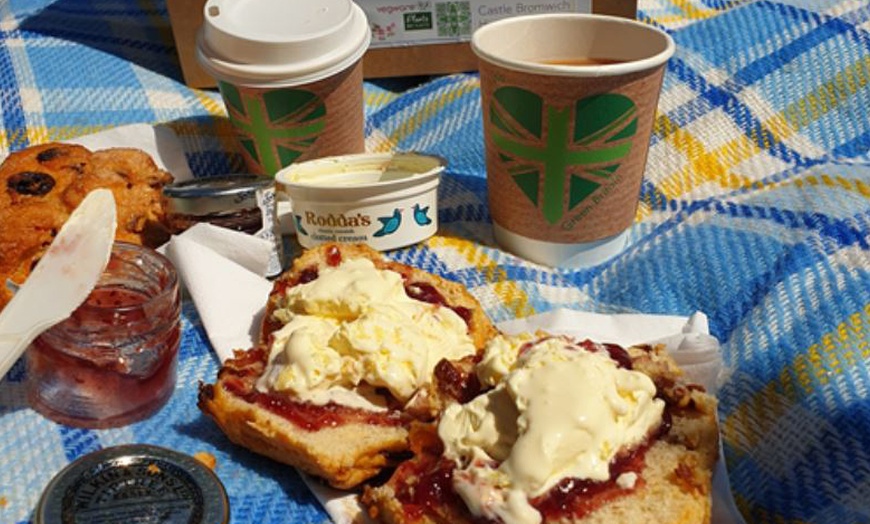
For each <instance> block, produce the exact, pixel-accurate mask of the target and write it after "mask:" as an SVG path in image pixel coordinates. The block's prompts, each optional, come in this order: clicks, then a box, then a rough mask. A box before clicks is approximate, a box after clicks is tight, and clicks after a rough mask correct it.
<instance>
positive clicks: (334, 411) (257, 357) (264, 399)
mask: <svg viewBox="0 0 870 524" xmlns="http://www.w3.org/2000/svg"><path fill="white" fill-rule="evenodd" d="M266 358H267V354H266V351H265V349H263V348H254V349H251V350H249V351H246V352H238V353H236V356H235V358H233V359H232V360H230V361H228V362H227V365H226V366H225V367H224V370H223V371H222V373H224V374H226V375H231V376H223V377H222V378H223V387H224V389H225V390H226V391H228V392H229V393H232V394H233V395H235V396H237V397H239V398H242V399H244V400H245V401H247V402H249V403H252V404H256V405H258V406H260V407H261V408H263V409H265V410H267V411H269V412H271V413H274V414H276V415H278V416H280V417H282V418H284V419H286V420H288V421H290V422H292V423H293V424H295V425H296V426H298V427H300V428H303V429H306V430H308V431H317V430H320V429H324V428H328V427H336V426H340V425H342V424H353V423H359V424H368V425H373V426H399V425H402V424H404V423H405V422H406V420H405V417H404V416H403V415H402V414H401V413H400V412H397V411H383V412H381V411H367V410H364V409H358V408H352V407H348V406H342V405H341V404H335V403H332V402H331V403H329V404H325V405H317V404H312V403H310V402H297V401H294V400H293V399H291V398H290V397H288V396H286V395H281V394H278V393H263V392H260V391H257V390H256V388H255V386H254V384H255V382H256V381H257V378H258V377H259V376H260V375H261V374H262V372H263V369H264V368H265V365H266Z"/></svg>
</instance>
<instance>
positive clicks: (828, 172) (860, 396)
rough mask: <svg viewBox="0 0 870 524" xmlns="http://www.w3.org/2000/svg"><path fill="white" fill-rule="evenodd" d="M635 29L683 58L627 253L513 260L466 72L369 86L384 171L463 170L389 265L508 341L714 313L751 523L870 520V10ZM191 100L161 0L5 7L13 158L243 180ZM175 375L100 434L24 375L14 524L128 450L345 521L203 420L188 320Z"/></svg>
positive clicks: (215, 122) (689, 0)
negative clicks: (391, 163)
mask: <svg viewBox="0 0 870 524" xmlns="http://www.w3.org/2000/svg"><path fill="white" fill-rule="evenodd" d="M639 17H640V18H642V19H643V20H645V21H647V22H648V23H650V24H654V25H657V26H659V27H662V28H664V29H666V30H668V31H669V32H671V33H672V35H673V37H674V39H675V40H676V43H677V46H678V47H677V52H676V55H675V56H674V58H673V59H672V60H671V61H670V63H669V65H668V69H667V73H666V76H665V81H664V87H663V91H662V96H661V100H660V106H659V114H658V117H657V120H656V125H655V130H654V136H653V138H652V143H651V149H650V154H649V160H648V166H647V172H646V180H645V182H644V185H643V188H642V195H641V206H640V209H639V211H638V215H637V221H636V224H635V225H634V226H633V228H632V229H631V232H630V241H629V246H628V247H627V248H626V249H625V250H624V252H623V253H621V254H620V255H619V256H618V257H616V258H615V259H613V260H611V261H609V262H607V263H604V264H602V265H600V266H597V267H593V268H589V269H584V270H570V271H569V270H564V269H561V270H560V269H547V268H543V267H539V266H535V265H531V264H528V263H525V262H524V261H522V260H520V259H517V258H515V257H513V256H511V255H509V254H507V253H505V252H503V251H501V250H499V249H498V248H497V247H496V246H495V244H494V242H493V240H492V233H491V227H490V221H489V216H488V211H487V205H486V197H485V190H486V185H485V177H484V165H483V139H482V124H481V119H480V102H479V91H478V87H479V84H478V78H477V77H476V75H474V74H459V75H451V76H445V77H440V78H431V79H423V81H422V83H420V84H419V85H415V86H413V87H411V88H409V87H408V86H407V85H402V86H400V87H401V88H399V87H397V84H396V83H391V82H379V83H374V82H368V83H367V84H366V131H367V134H368V137H369V138H368V143H367V146H368V148H369V149H370V150H372V151H386V150H393V149H396V150H419V151H426V152H429V153H434V154H439V155H442V156H444V157H446V158H447V159H448V160H449V162H450V167H449V169H448V173H447V174H446V176H445V177H444V178H443V181H442V186H441V189H440V191H441V195H440V209H439V220H440V224H441V229H440V231H439V234H438V235H437V236H435V237H433V238H432V239H430V240H428V241H427V242H426V243H425V244H423V245H420V246H416V247H412V248H407V249H403V250H399V251H396V252H392V253H390V254H389V256H391V257H394V258H395V259H397V260H401V261H403V262H409V263H413V264H416V265H419V266H421V267H423V268H425V269H428V270H432V271H435V272H438V273H440V274H443V275H446V276H448V277H450V278H453V279H456V280H459V281H461V282H463V283H465V284H467V285H468V286H469V287H470V288H471V290H472V292H473V293H474V294H475V295H476V296H477V297H478V298H479V299H480V300H481V301H482V303H483V304H484V306H485V307H486V310H487V313H489V315H490V316H491V317H492V318H493V319H494V320H495V321H501V320H506V319H510V318H514V317H522V316H526V315H530V314H533V313H540V312H544V311H548V310H551V309H554V308H558V307H568V308H573V309H579V310H586V311H598V312H607V313H611V312H641V313H661V314H669V315H688V314H690V313H692V312H694V311H697V310H700V311H703V312H705V313H706V314H707V315H708V317H709V320H710V328H711V331H712V333H713V334H714V335H715V336H716V337H718V338H719V340H720V341H721V342H722V344H723V346H722V347H723V351H724V359H725V364H726V366H727V367H728V370H729V373H728V375H727V378H726V380H725V382H724V384H723V386H722V389H721V391H720V393H719V396H720V408H719V415H720V418H721V422H722V435H723V439H724V445H725V457H726V462H727V466H728V469H729V474H730V482H731V486H732V490H733V493H734V495H735V498H736V501H737V505H738V506H739V508H740V510H741V512H742V513H743V515H744V516H745V517H746V520H747V521H748V522H750V523H755V522H759V523H764V522H771V523H774V522H775V523H813V524H825V523H831V524H841V523H859V522H870V375H868V371H870V370H868V367H870V366H868V363H870V327H868V326H870V292H868V290H870V238H868V233H870V155H868V149H870V118H868V110H867V108H868V107H870V85H868V84H870V5H868V3H867V2H866V1H864V0H780V1H739V0H641V1H640V12H639ZM180 78H181V75H180V69H179V66H178V62H177V59H176V56H175V49H174V47H173V42H172V35H171V31H170V27H169V21H168V15H167V11H166V7H165V5H164V3H163V2H162V1H160V0H141V1H139V2H122V1H117V0H116V1H112V0H106V1H103V2H90V1H88V0H58V1H55V2H50V1H48V0H10V1H6V2H0V119H2V129H0V153H4V152H9V151H14V150H17V149H20V148H23V147H25V146H27V145H30V144H33V143H38V142H44V141H47V140H63V139H67V138H72V137H75V136H79V135H83V134H87V133H91V132H94V131H98V130H102V129H106V128H110V127H115V126H119V125H123V124H128V123H139V122H142V123H149V124H157V123H160V124H166V125H169V126H171V127H172V128H173V129H174V130H175V131H176V133H177V134H178V135H179V137H180V140H181V142H182V145H183V147H184V150H185V151H186V153H187V157H188V162H189V164H190V166H191V169H192V170H193V172H194V173H195V174H196V175H198V176H208V175H213V174H219V173H223V172H230V171H237V170H240V169H241V168H242V167H241V166H242V164H241V159H240V158H239V157H238V156H236V155H234V154H233V153H232V151H233V147H234V146H233V143H232V131H231V129H230V127H229V124H228V122H227V120H226V118H225V111H224V109H223V106H222V103H221V101H220V98H219V97H218V95H217V93H216V92H213V91H201V90H193V89H190V88H188V87H186V86H185V85H184V84H183V83H182V82H181V80H180ZM0 227H3V225H2V224H0ZM180 358H181V361H180V372H179V381H178V387H177V390H176V392H175V394H174V396H173V397H172V399H171V401H170V403H169V405H167V406H166V407H165V408H164V409H163V410H161V411H160V412H159V413H158V414H157V415H156V416H154V417H153V418H151V419H149V420H147V421H144V422H141V423H137V424H134V425H131V426H128V427H125V428H120V429H114V430H105V431H91V430H82V429H74V428H68V427H63V426H59V425H56V424H54V423H52V422H49V421H47V420H45V419H43V418H41V417H40V416H39V415H37V414H36V413H34V412H33V411H32V410H30V409H29V408H28V407H27V403H26V399H25V398H24V390H23V381H24V378H25V377H24V369H23V366H22V365H21V363H19V364H18V365H17V366H16V367H14V368H13V370H12V372H11V373H10V375H9V376H8V377H7V378H6V380H4V381H3V382H2V383H0V522H9V523H13V522H14V523H19V522H30V521H31V519H32V512H33V509H34V507H35V505H36V503H37V500H38V497H39V494H40V493H41V491H42V489H43V488H44V487H45V485H46V483H47V482H48V480H49V479H50V478H51V477H52V476H53V475H54V474H55V473H56V472H57V471H59V470H60V469H61V468H62V467H63V466H64V465H66V464H68V463H69V462H70V461H71V460H74V459H75V458H77V457H79V456H81V455H83V454H85V453H87V452H89V451H94V450H96V449H99V448H102V447H106V446H110V445H114V444H120V443H128V442H144V443H154V444H160V445H164V446H167V447H171V448H174V449H178V450H182V451H185V452H189V453H194V452H197V451H205V452H209V453H212V454H213V455H215V457H216V458H217V462H218V466H217V473H218V474H219V476H220V477H221V479H222V481H223V482H224V483H225V485H226V487H227V490H228V492H229V496H230V504H231V508H232V521H233V522H258V523H273V522H274V523H279V522H282V523H283V522H323V521H326V520H327V518H328V517H327V514H326V513H325V512H324V510H323V509H322V508H321V507H320V505H319V504H318V503H317V501H316V500H315V498H314V497H313V496H312V495H311V493H310V492H309V491H308V489H307V488H306V487H305V485H304V484H303V482H302V481H301V480H300V478H299V477H298V475H297V474H296V473H295V472H294V471H292V470H291V469H289V468H286V467H282V466H280V465H277V464H275V463H273V462H271V461H269V460H267V459H264V458H261V457H258V456H255V455H253V454H250V453H248V452H246V451H245V450H241V449H238V448H236V447H234V446H232V445H231V444H230V443H229V442H228V441H227V440H226V439H225V438H224V437H223V435H222V434H221V433H219V432H218V431H217V430H216V429H215V426H214V425H213V424H211V423H210V421H208V420H206V419H205V418H204V417H203V416H202V415H201V414H200V413H199V412H198V410H197V408H196V406H195V391H196V389H195V388H196V384H197V382H198V381H199V380H209V379H211V378H212V377H214V374H215V372H216V370H217V360H216V358H215V357H214V355H213V353H212V352H211V351H210V348H209V346H208V342H207V339H206V337H205V335H204V333H203V330H202V327H201V325H200V323H199V320H198V317H197V315H196V311H195V310H194V308H193V307H191V306H190V305H188V306H187V307H186V308H185V310H184V337H183V341H182V348H181V357H180Z"/></svg>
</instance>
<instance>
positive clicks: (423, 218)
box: [414, 204, 432, 226]
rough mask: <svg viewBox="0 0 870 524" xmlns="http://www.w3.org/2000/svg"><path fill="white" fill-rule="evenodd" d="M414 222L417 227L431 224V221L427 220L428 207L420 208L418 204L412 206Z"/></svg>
mask: <svg viewBox="0 0 870 524" xmlns="http://www.w3.org/2000/svg"><path fill="white" fill-rule="evenodd" d="M414 222H416V223H417V225H418V226H428V225H429V224H431V223H432V219H431V218H429V206H426V207H420V204H414Z"/></svg>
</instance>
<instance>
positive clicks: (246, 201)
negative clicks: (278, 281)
mask: <svg viewBox="0 0 870 524" xmlns="http://www.w3.org/2000/svg"><path fill="white" fill-rule="evenodd" d="M163 194H164V195H165V196H166V198H167V201H168V207H169V210H168V212H167V221H168V222H169V230H170V232H171V233H172V234H173V235H177V234H179V233H182V232H184V231H186V230H187V229H188V228H190V227H192V226H193V225H195V224H199V223H203V222H206V223H209V224H212V225H214V226H220V227H224V228H227V229H233V230H235V231H240V232H242V233H247V234H249V235H253V236H255V237H258V238H262V239H264V240H266V241H268V242H269V243H270V245H271V249H270V252H269V264H268V267H267V268H266V276H268V277H273V276H276V275H278V274H280V273H281V271H282V269H283V265H284V260H283V258H284V245H283V240H282V238H281V235H280V233H279V232H278V231H277V224H276V221H275V220H276V219H275V212H276V200H275V180H274V179H273V178H271V177H267V176H261V175H253V174H249V173H236V174H229V175H219V176H208V177H202V178H195V179H193V180H185V181H181V182H175V183H174V184H169V185H167V186H166V187H164V188H163Z"/></svg>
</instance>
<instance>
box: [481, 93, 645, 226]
mask: <svg viewBox="0 0 870 524" xmlns="http://www.w3.org/2000/svg"><path fill="white" fill-rule="evenodd" d="M489 119H490V122H491V124H492V130H493V132H492V140H493V142H494V143H495V145H496V147H497V148H498V154H499V158H500V160H501V161H502V162H504V163H505V164H506V167H507V171H508V173H509V174H510V176H511V178H512V179H513V181H514V182H515V183H516V184H517V186H519V188H520V190H522V192H523V194H524V195H525V196H526V197H528V198H529V200H531V202H532V203H533V204H535V207H537V208H538V209H541V211H542V213H543V215H544V219H545V220H546V221H547V222H549V223H550V224H555V223H557V222H558V221H559V220H560V219H561V218H562V217H563V216H565V214H566V213H567V212H569V211H571V210H572V209H574V208H575V207H577V205H579V204H580V203H581V202H583V201H584V200H585V199H587V198H589V197H590V196H591V195H592V194H593V193H594V192H595V191H596V190H597V189H598V188H599V187H600V186H601V185H602V184H604V183H605V182H606V181H607V180H608V179H610V178H611V177H612V176H613V175H614V173H615V172H616V170H617V169H618V168H619V165H620V162H621V161H622V160H623V159H624V158H625V157H626V156H627V155H628V153H629V151H630V150H631V138H632V137H633V136H634V135H635V133H636V132H637V106H635V104H634V102H632V101H631V99H629V98H628V97H625V96H623V95H617V94H610V93H608V94H601V95H593V96H590V97H587V98H583V99H581V100H578V101H577V102H576V103H575V104H574V106H573V107H552V106H548V105H546V104H545V103H544V101H543V100H542V99H541V97H540V96H538V95H536V94H535V93H532V92H530V91H527V90H525V89H521V88H518V87H502V88H499V89H497V90H496V91H495V92H494V93H493V99H492V102H491V104H490V108H489ZM544 129H546V130H547V136H546V137H545V136H544ZM566 174H569V175H568V176H566ZM566 193H567V195H568V198H567V201H566V199H565V198H564V196H565V195H566Z"/></svg>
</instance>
